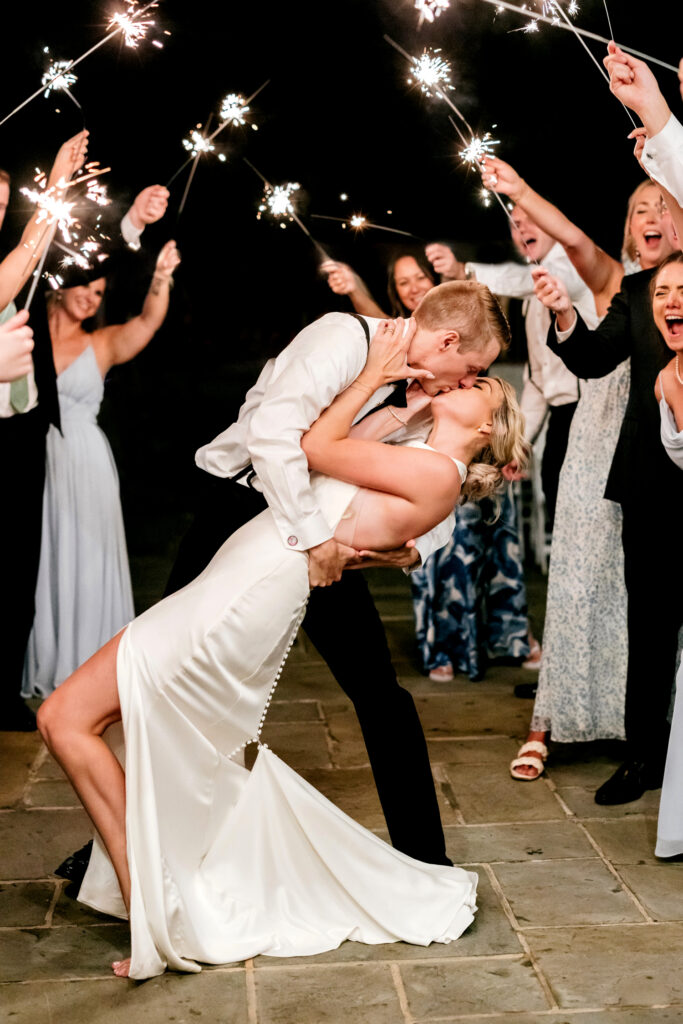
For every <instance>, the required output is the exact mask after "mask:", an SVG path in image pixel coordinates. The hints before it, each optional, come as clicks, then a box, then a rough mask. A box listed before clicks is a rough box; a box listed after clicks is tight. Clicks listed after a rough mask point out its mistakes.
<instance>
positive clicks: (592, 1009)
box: [414, 1003, 680, 1024]
mask: <svg viewBox="0 0 683 1024" xmlns="http://www.w3.org/2000/svg"><path fill="white" fill-rule="evenodd" d="M679 1005H680V1004H679V1003H655V1004H653V1005H649V1004H643V1005H642V1006H641V1005H637V1006H636V1005H631V1004H629V1005H622V1004H621V1003H620V1004H619V1005H617V1006H581V1007H572V1008H571V1009H570V1010H561V1011H560V1012H561V1014H562V1016H563V1017H564V1016H565V1015H566V1016H567V1018H570V1017H572V1018H573V1017H574V1016H577V1017H584V1016H586V1015H587V1014H589V1013H614V1014H617V1013H621V1012H622V1010H642V1009H645V1010H668V1009H670V1008H672V1007H676V1006H679ZM527 1014H528V1010H504V1011H503V1013H502V1014H501V1013H500V1012H497V1013H496V1012H493V1013H462V1014H457V1013H456V1014H455V1015H453V1014H451V1015H450V1016H448V1017H420V1019H419V1020H416V1021H414V1024H440V1022H445V1024H452V1022H453V1021H476V1020H482V1021H486V1020H500V1018H501V1016H503V1017H505V1019H506V1020H507V1019H508V1018H509V1019H510V1024H514V1021H515V1020H516V1019H517V1018H518V1017H524V1016H526V1015H527ZM556 1014H557V1010H534V1017H554V1016H555V1015H556Z"/></svg>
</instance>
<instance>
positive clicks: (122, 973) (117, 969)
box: [111, 957, 130, 978]
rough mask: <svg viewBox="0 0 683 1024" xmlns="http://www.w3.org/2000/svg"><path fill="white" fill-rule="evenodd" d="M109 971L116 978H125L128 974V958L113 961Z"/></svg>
mask: <svg viewBox="0 0 683 1024" xmlns="http://www.w3.org/2000/svg"><path fill="white" fill-rule="evenodd" d="M111 969H112V971H113V972H114V974H115V975H116V977H117V978H127V977H128V975H129V974H130V957H128V958H127V959H126V960H114V963H113V964H112V965H111Z"/></svg>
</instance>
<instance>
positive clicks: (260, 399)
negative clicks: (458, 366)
mask: <svg viewBox="0 0 683 1024" xmlns="http://www.w3.org/2000/svg"><path fill="white" fill-rule="evenodd" d="M364 319H365V320H366V321H367V324H368V327H369V329H370V337H372V335H373V334H374V332H375V330H376V328H377V325H378V323H379V322H380V321H379V320H378V319H375V318H374V317H364ZM367 357H368V343H367V340H366V337H365V332H364V331H363V328H362V326H361V324H360V323H358V321H357V320H356V319H355V317H352V316H349V314H348V313H327V314H326V315H325V316H323V317H321V319H320V320H316V322H315V323H313V324H310V326H308V327H305V328H304V330H303V331H301V332H300V333H299V334H297V336H296V337H295V338H294V340H293V341H291V342H290V344H289V345H288V346H287V347H286V348H285V349H284V351H283V352H281V353H280V355H279V356H277V358H276V359H271V360H269V361H268V362H267V363H266V365H265V366H264V368H263V370H262V371H261V374H260V376H259V378H258V380H257V381H256V384H255V385H254V387H253V388H252V389H251V390H250V391H249V392H248V393H247V396H246V398H245V401H244V404H243V405H242V408H241V409H240V411H239V415H238V417H237V421H236V422H235V423H233V424H232V425H231V426H230V427H228V429H227V430H224V431H223V433H221V434H219V435H218V437H216V438H214V440H213V441H211V442H210V444H207V445H204V447H202V448H200V449H199V451H198V452H197V454H196V457H195V459H196V463H197V465H198V466H199V467H200V468H201V469H204V470H206V471H207V472H208V473H212V474H213V475H214V476H222V477H234V476H236V475H237V474H238V473H240V471H241V470H244V469H245V468H246V467H248V466H249V464H250V463H251V465H252V466H253V469H254V473H255V474H256V476H255V478H253V479H252V481H251V486H252V487H254V488H256V489H257V490H259V491H262V492H263V494H264V495H265V497H266V500H267V501H268V504H269V506H270V508H271V509H272V512H273V516H274V517H275V522H276V525H277V528H278V530H279V533H280V536H281V537H282V541H283V543H284V544H286V545H287V546H288V547H290V548H292V549H293V550H298V551H307V550H308V549H309V548H312V547H315V546H316V545H317V544H322V543H323V542H324V541H326V540H329V539H330V538H331V537H332V535H333V531H332V530H331V529H330V527H329V524H328V523H327V521H326V519H325V517H324V516H323V514H322V512H321V510H320V508H319V506H318V504H317V502H316V500H315V496H314V494H313V490H312V488H311V482H310V475H309V469H308V464H307V462H306V456H305V455H304V453H303V451H302V449H301V437H302V435H303V434H304V433H305V432H306V431H307V430H308V428H309V427H310V426H311V424H312V423H314V422H315V421H316V420H317V418H318V416H319V415H320V414H321V412H322V411H323V410H324V409H326V408H327V407H328V405H330V404H331V403H332V401H333V400H334V398H335V397H336V396H337V395H338V394H340V393H341V392H342V391H344V390H345V389H346V388H347V387H348V386H349V384H351V383H352V382H353V381H354V380H355V379H356V377H357V376H358V374H359V373H360V372H361V370H362V369H363V367H364V366H365V363H366V360H367ZM393 387H394V385H391V384H390V385H387V386H385V387H382V388H379V390H378V391H376V392H375V393H374V395H372V396H371V397H370V398H369V400H368V401H367V402H366V404H365V405H364V406H363V408H362V409H361V410H360V412H359V413H358V416H357V417H356V420H359V419H362V417H363V416H364V415H365V414H366V413H367V412H370V411H371V410H372V409H374V408H375V406H377V405H380V404H381V403H382V402H383V401H384V399H385V398H387V396H388V395H389V394H390V393H391V391H392V390H393ZM431 422H432V421H431V418H428V419H427V418H423V419H422V421H421V422H420V423H419V424H418V425H416V426H415V427H412V428H411V429H406V428H403V427H400V428H399V429H398V430H396V431H394V433H392V434H390V435H389V436H388V437H387V438H385V440H387V441H390V442H396V441H406V440H413V439H419V440H426V438H427V436H428V434H429V431H430V429H431ZM242 482H246V480H243V481H242ZM454 525H455V522H454V517H453V515H451V516H449V518H448V519H447V520H445V521H444V522H443V523H440V524H439V525H438V526H436V527H435V528H434V529H433V530H431V531H430V532H429V533H428V534H425V535H424V536H423V537H419V538H417V539H416V547H417V550H418V553H419V555H420V558H421V561H422V564H423V565H424V563H425V561H426V560H427V558H428V557H429V555H431V554H432V553H433V552H434V551H437V550H438V549H439V548H440V547H443V545H444V544H445V543H446V542H447V540H448V538H449V537H450V535H451V533H452V531H453V528H454Z"/></svg>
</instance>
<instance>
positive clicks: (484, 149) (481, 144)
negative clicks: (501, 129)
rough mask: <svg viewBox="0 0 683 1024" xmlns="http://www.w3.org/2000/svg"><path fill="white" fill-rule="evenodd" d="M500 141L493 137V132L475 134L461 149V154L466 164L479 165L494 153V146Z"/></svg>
mask: <svg viewBox="0 0 683 1024" xmlns="http://www.w3.org/2000/svg"><path fill="white" fill-rule="evenodd" d="M494 128H495V125H494ZM499 143H500V139H493V138H491V132H486V133H485V134H484V135H473V136H472V139H471V141H470V142H469V143H468V144H467V145H466V146H465V148H464V149H461V150H460V156H461V157H462V159H463V160H464V161H465V163H466V164H473V165H475V166H479V164H480V163H481V162H482V160H484V159H485V157H487V156H493V155H494V153H493V147H494V146H497V145H499Z"/></svg>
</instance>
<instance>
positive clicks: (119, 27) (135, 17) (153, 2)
mask: <svg viewBox="0 0 683 1024" xmlns="http://www.w3.org/2000/svg"><path fill="white" fill-rule="evenodd" d="M158 3H159V0H150V2H149V3H148V4H145V6H144V7H141V8H140V10H139V11H137V12H136V13H135V14H132V15H128V18H129V23H130V22H138V23H139V20H140V18H141V17H142V15H143V14H144V13H145V12H146V11H148V10H149V9H150V7H156V6H157V5H158ZM110 23H111V22H110ZM145 24H147V23H145ZM139 27H140V28H142V25H140V26H139ZM119 32H123V33H124V35H125V34H126V25H125V24H124V23H122V22H117V23H116V28H114V29H113V30H112V31H111V32H108V33H107V35H106V36H103V38H102V39H100V40H99V42H97V43H95V45H94V46H91V47H90V49H89V50H86V51H85V53H82V54H81V56H80V57H77V58H76V59H75V60H71V61H69V62H68V64H67V66H66V67H63V68H60V70H59V71H58V72H57V73H56V74H55V75H53V76H52V78H51V79H49V80H48V81H45V80H43V82H42V84H41V86H40V89H36V91H35V92H33V93H31V95H30V96H28V97H27V99H25V100H24V101H23V102H22V103H20V104H19V106H18V107H15V108H14V110H12V111H10V113H9V114H7V115H6V116H5V117H3V119H2V121H0V126H2V125H3V124H5V122H6V121H9V119H10V118H11V117H14V115H15V114H18V113H19V111H20V110H23V108H24V107H25V106H27V104H29V103H30V102H31V101H32V100H34V99H35V98H36V96H40V94H41V92H43V90H44V89H45V88H46V87H47V86H48V85H50V84H51V83H52V82H54V80H55V79H56V78H59V77H60V75H64V74H66V73H68V72H70V71H71V70H72V69H73V68H75V67H76V65H77V64H80V63H81V61H82V60H85V58H86V57H89V56H90V54H91V53H94V52H95V50H99V48H100V46H104V44H105V43H106V42H108V41H109V40H110V39H113V38H114V36H115V35H118V34H119ZM128 45H130V46H135V45H136V43H135V42H133V43H129V44H128Z"/></svg>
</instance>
